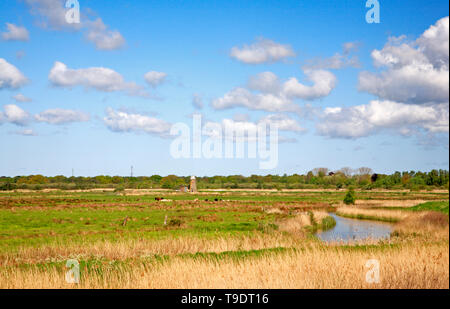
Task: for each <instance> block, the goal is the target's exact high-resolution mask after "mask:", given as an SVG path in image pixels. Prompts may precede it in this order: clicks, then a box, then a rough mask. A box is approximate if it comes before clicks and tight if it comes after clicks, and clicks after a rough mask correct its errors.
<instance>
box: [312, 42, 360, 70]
mask: <svg viewBox="0 0 450 309" xmlns="http://www.w3.org/2000/svg"><path fill="white" fill-rule="evenodd" d="M358 47H359V44H358V43H356V42H347V43H344V44H343V46H342V53H335V54H334V55H333V56H331V57H329V58H314V59H311V60H308V61H307V63H306V65H305V66H304V69H314V70H320V69H334V70H337V69H343V68H347V67H352V68H359V67H360V66H361V64H360V62H359V58H358V57H357V56H356V55H352V54H351V53H352V52H353V51H355V50H357V49H358Z"/></svg>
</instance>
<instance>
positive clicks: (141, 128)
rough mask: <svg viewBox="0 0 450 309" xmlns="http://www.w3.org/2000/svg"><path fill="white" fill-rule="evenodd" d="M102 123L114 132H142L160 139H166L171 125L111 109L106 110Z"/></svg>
mask: <svg viewBox="0 0 450 309" xmlns="http://www.w3.org/2000/svg"><path fill="white" fill-rule="evenodd" d="M103 121H104V123H105V125H106V126H107V127H108V128H109V129H110V130H111V131H114V132H143V133H148V134H153V135H158V136H161V137H168V136H169V132H170V128H171V124H170V123H168V122H166V121H164V120H161V119H158V118H155V117H150V116H147V115H142V114H138V113H131V112H127V111H116V110H113V109H111V108H108V109H107V110H106V117H104V118H103Z"/></svg>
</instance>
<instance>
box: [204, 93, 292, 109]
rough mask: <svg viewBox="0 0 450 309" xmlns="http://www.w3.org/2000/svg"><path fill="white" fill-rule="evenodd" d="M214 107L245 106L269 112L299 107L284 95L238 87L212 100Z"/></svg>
mask: <svg viewBox="0 0 450 309" xmlns="http://www.w3.org/2000/svg"><path fill="white" fill-rule="evenodd" d="M211 106H212V107H213V108H214V109H227V108H233V107H246V108H248V109H251V110H264V111H269V112H295V111H297V112H298V111H299V107H298V106H297V105H295V104H294V103H293V102H292V101H291V100H289V99H288V98H287V97H285V96H284V95H280V94H272V93H253V92H251V91H249V90H248V89H246V88H242V87H238V88H235V89H233V90H231V91H230V92H228V93H226V94H225V95H224V96H223V97H221V98H218V99H215V100H213V101H212V103H211Z"/></svg>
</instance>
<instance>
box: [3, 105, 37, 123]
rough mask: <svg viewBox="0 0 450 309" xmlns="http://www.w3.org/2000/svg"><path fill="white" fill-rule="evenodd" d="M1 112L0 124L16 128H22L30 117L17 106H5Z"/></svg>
mask: <svg viewBox="0 0 450 309" xmlns="http://www.w3.org/2000/svg"><path fill="white" fill-rule="evenodd" d="M3 110H4V111H3V112H0V123H1V122H9V123H13V124H15V125H18V126H24V125H26V124H27V123H28V121H29V118H30V115H29V114H28V113H27V112H26V111H24V110H23V109H21V108H20V107H18V106H17V105H14V104H8V105H5V106H3Z"/></svg>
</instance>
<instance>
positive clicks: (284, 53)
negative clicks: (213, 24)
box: [230, 38, 295, 64]
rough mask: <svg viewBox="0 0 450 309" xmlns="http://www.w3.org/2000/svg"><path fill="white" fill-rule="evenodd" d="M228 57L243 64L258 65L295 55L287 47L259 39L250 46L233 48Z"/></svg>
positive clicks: (290, 48) (289, 47)
mask: <svg viewBox="0 0 450 309" xmlns="http://www.w3.org/2000/svg"><path fill="white" fill-rule="evenodd" d="M230 56H231V57H232V58H235V59H237V60H239V61H242V62H244V63H249V64H259V63H264V62H276V61H279V60H281V59H284V58H287V57H293V56H295V53H294V51H293V50H292V47H291V46H289V45H282V44H279V43H276V42H274V41H272V40H268V39H264V38H260V39H258V40H257V41H256V42H255V43H253V44H251V45H244V46H243V47H242V48H239V47H233V48H232V49H231V52H230Z"/></svg>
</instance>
